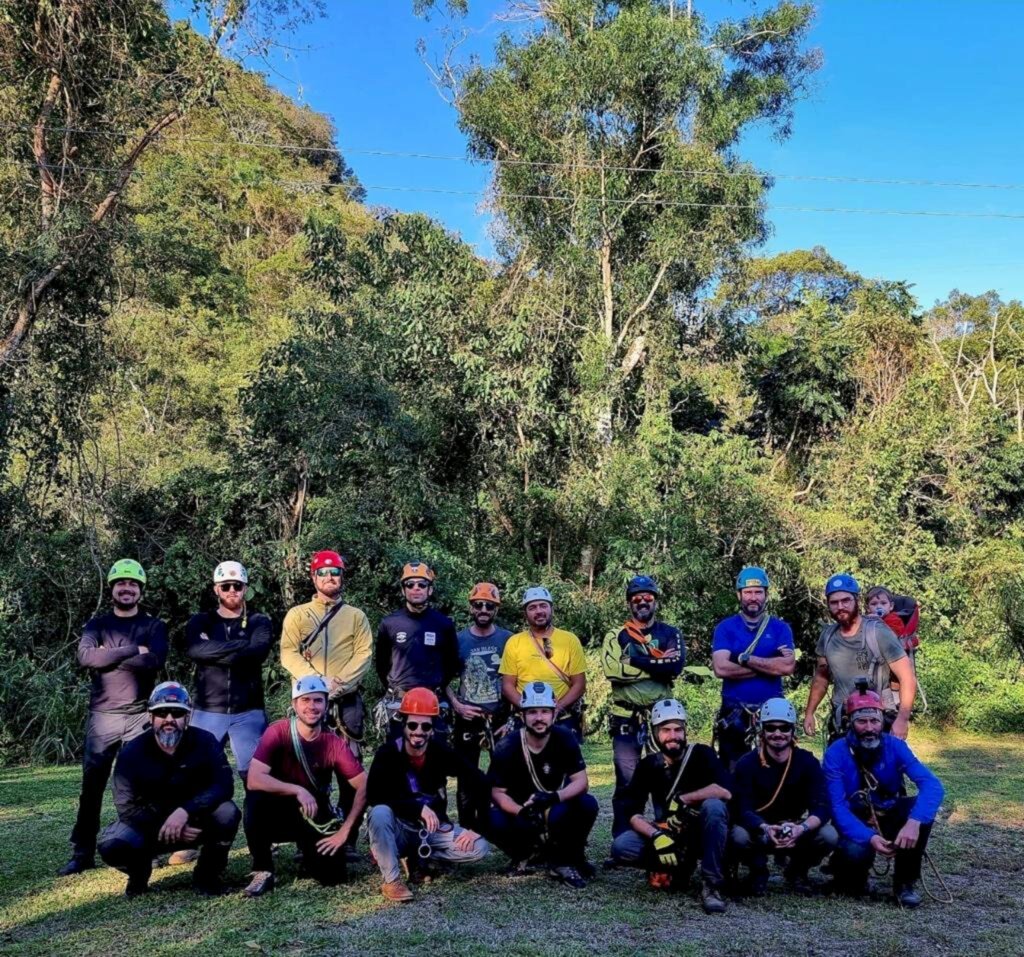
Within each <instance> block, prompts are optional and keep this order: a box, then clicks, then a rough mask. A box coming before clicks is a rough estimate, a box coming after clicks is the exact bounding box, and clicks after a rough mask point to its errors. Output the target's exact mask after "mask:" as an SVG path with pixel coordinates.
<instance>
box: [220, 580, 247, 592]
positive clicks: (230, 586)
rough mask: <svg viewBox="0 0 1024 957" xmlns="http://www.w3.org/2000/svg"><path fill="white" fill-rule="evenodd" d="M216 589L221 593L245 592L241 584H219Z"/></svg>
mask: <svg viewBox="0 0 1024 957" xmlns="http://www.w3.org/2000/svg"><path fill="white" fill-rule="evenodd" d="M217 587H218V588H219V589H220V590H221V591H245V585H243V584H242V583H241V582H221V583H220V584H219V585H218V586H217Z"/></svg>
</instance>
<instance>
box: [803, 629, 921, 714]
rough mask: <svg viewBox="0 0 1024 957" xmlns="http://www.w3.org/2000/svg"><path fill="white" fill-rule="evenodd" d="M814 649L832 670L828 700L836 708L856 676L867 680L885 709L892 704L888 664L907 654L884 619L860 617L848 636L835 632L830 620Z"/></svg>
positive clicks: (852, 684) (847, 694)
mask: <svg viewBox="0 0 1024 957" xmlns="http://www.w3.org/2000/svg"><path fill="white" fill-rule="evenodd" d="M869 629H870V630H872V631H873V633H874V645H875V647H876V648H877V650H878V654H877V656H876V654H875V652H874V649H873V648H872V647H871V645H872V643H871V642H869V641H868V638H867V634H866V631H867V630H869ZM814 651H815V654H817V655H818V657H819V658H825V660H826V661H828V670H829V671H830V672H832V701H833V705H834V707H835V708H836V709H837V710H838V709H839V708H841V707H842V705H843V703H844V702H845V701H846V699H847V698H848V697H849V696H850V694H851V693H852V692H853V690H854V688H855V685H854V682H855V681H856V680H857V678H860V677H866V678H867V679H868V680H869V681H870V682H871V685H870V686H871V687H872V688H873V689H874V690H875V691H877V692H878V693H879V694H880V695H881V696H882V702H883V704H884V705H885V707H886V709H890V708H891V707H892V706H893V700H892V697H893V696H892V692H891V691H890V690H889V665H890V664H891V663H892V662H893V661H899V659H900V658H906V657H907V653H906V651H904V650H903V642H902V641H900V640H899V638H897V637H896V636H895V635H894V634H893V633H892V631H890V630H889V627H888V626H887V625H886V624H885V623H884V622H882V621H880V620H879V619H878V618H865V617H864V616H861V619H860V628H858V629H857V632H856V634H854V635H853V636H851V637H850V638H844V637H843V636H842V635H841V634H839V625H838V624H836V623H835V622H833V623H832V624H830V625H826V626H825V628H824V629H823V630H822V632H821V637H820V638H819V639H818V644H817V645H816V646H815V648H814Z"/></svg>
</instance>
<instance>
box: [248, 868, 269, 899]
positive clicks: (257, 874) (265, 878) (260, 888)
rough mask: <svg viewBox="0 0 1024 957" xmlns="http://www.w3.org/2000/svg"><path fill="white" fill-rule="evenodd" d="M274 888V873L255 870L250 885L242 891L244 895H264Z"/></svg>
mask: <svg viewBox="0 0 1024 957" xmlns="http://www.w3.org/2000/svg"><path fill="white" fill-rule="evenodd" d="M273 889H274V875H273V873H271V872H270V871H253V874H252V879H251V880H250V881H249V886H248V887H246V889H245V890H244V891H242V895H243V896H244V897H262V896H263V895H264V894H266V893H267V892H268V891H272V890H273Z"/></svg>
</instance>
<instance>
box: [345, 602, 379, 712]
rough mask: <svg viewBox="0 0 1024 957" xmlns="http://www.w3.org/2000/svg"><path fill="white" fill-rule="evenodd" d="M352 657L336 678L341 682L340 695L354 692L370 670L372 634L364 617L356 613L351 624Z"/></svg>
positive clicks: (361, 613)
mask: <svg viewBox="0 0 1024 957" xmlns="http://www.w3.org/2000/svg"><path fill="white" fill-rule="evenodd" d="M352 642H353V646H352V657H351V658H350V659H349V660H348V663H347V664H346V665H345V667H344V668H342V669H341V672H340V673H339V674H338V675H337V677H338V678H339V679H340V680H341V685H342V687H341V694H348V693H349V692H350V691H355V690H356V688H358V687H359V685H360V684H362V681H363V678H364V677H366V672H368V671H369V670H370V658H371V656H372V653H373V633H372V632H371V631H370V621H369V619H368V618H367V617H366V615H365V614H364V613H363V612H361V611H358V612H356V613H355V617H354V620H353V622H352Z"/></svg>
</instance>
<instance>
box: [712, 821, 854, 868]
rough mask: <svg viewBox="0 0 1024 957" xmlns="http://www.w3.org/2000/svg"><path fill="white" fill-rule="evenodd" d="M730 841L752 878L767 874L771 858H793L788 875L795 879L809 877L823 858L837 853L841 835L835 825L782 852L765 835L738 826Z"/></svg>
mask: <svg viewBox="0 0 1024 957" xmlns="http://www.w3.org/2000/svg"><path fill="white" fill-rule="evenodd" d="M729 839H730V840H731V841H732V845H733V847H734V848H735V849H736V855H737V857H738V858H739V859H740V860H741V861H743V862H745V863H746V864H747V866H748V867H749V868H750V872H751V873H752V874H766V873H767V872H768V858H769V857H776V858H777V857H778V856H780V855H785V856H787V857H788V858H789V865H788V866H787V868H786V872H787V873H788V874H790V875H792V876H794V877H806V876H807V872H808V871H809V870H810V869H811V868H812V867H817V865H818V864H820V863H821V861H822V858H824V857H825V855H826V854H829V853H831V852H832V851H833V850H834V849H835V846H836V845H837V844H838V843H839V834H838V833H837V832H836V829H835V828H834V827H833V826H832V825H831V824H825V825H824V826H822V827H819V828H818V829H817V830H815V831H806V832H804V833H803V834H801V835H800V837H799V838H798V839H797V842H796V846H795V847H793V848H791V849H789V850H786V851H778V850H776V849H775V845H774V844H772V842H771V841H770V840H769V838H768V837H767V836H766V835H765V834H764V832H763V831H755V832H753V833H751V832H750V831H748V830H747V829H746V828H745V827H741V826H740V825H739V824H737V825H735V826H734V827H733V829H732V831H731V832H730V833H729Z"/></svg>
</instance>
